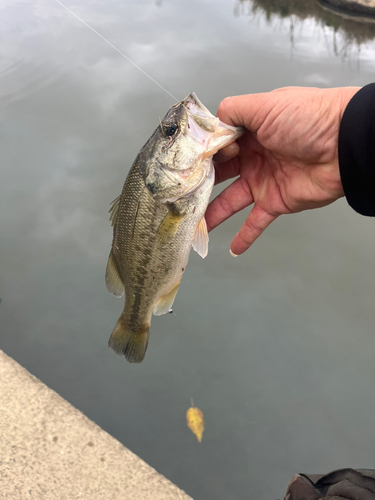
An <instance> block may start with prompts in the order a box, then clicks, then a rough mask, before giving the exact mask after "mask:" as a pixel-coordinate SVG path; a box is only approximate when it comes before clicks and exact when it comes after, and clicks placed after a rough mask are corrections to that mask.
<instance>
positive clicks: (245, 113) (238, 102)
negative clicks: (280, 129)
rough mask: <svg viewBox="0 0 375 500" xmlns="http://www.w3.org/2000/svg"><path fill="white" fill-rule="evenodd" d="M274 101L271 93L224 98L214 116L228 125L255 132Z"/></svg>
mask: <svg viewBox="0 0 375 500" xmlns="http://www.w3.org/2000/svg"><path fill="white" fill-rule="evenodd" d="M274 100H275V95H274V94H273V93H272V92H269V93H263V94H247V95H238V96H233V97H226V98H225V99H223V100H222V101H221V103H220V105H219V107H218V110H217V113H216V116H217V117H218V118H219V119H220V120H221V121H222V122H224V123H227V124H228V125H232V126H236V127H245V128H247V129H248V130H251V131H252V132H256V131H257V130H258V129H259V127H260V126H261V125H262V123H263V122H264V120H265V119H266V117H267V115H268V113H269V110H270V109H271V108H272V106H273V101H274Z"/></svg>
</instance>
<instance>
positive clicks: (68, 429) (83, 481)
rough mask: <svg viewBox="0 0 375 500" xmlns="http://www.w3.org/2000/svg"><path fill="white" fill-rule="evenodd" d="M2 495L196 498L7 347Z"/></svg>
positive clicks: (2, 369)
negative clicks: (26, 366) (31, 370)
mask: <svg viewBox="0 0 375 500" xmlns="http://www.w3.org/2000/svg"><path fill="white" fill-rule="evenodd" d="M0 390H1V399H0V498H1V499H7V500H8V499H12V500H18V499H20V500H21V499H22V500H23V499H51V500H60V499H61V500H62V499H64V500H70V499H77V500H78V499H80V500H82V499H85V500H86V499H87V500H97V499H103V500H104V499H105V500H112V499H113V500H114V499H116V500H117V499H121V500H135V499H136V500H189V499H190V500H192V499H191V497H190V496H188V495H187V494H186V493H185V492H183V491H182V490H180V489H179V488H178V487H177V486H175V485H174V484H172V483H171V482H170V481H169V480H168V479H166V478H165V477H164V476H162V475H161V474H159V473H158V472H156V471H155V470H154V469H153V468H152V467H150V466H149V465H148V464H146V463H145V462H144V461H143V460H141V459H140V458H139V457H137V456H136V455H135V454H134V453H132V452H131V451H130V450H128V449H127V448H125V447H124V446H123V445H122V444H121V443H120V442H119V441H117V440H116V439H115V438H113V437H112V436H110V435H109V434H108V433H107V432H105V431H103V429H101V428H100V427H99V426H97V425H96V424H95V423H94V422H92V421H91V420H90V419H88V418H87V417H86V416H85V415H83V414H82V413H81V412H80V411H79V410H77V409H76V408H74V407H73V406H72V405H71V404H69V403H68V402H67V401H65V400H64V399H63V398H62V397H61V396H59V395H58V394H57V393H56V392H54V391H53V390H52V389H50V388H48V387H47V386H46V385H44V384H43V383H42V382H41V381H40V380H38V379H37V378H36V377H34V376H33V375H31V374H30V373H29V372H28V371H27V370H25V369H24V368H23V367H21V366H20V365H19V364H18V363H17V362H16V361H14V360H13V359H12V358H10V357H9V356H7V355H6V354H4V353H3V352H2V351H0Z"/></svg>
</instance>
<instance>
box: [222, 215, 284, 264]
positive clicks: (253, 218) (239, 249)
mask: <svg viewBox="0 0 375 500" xmlns="http://www.w3.org/2000/svg"><path fill="white" fill-rule="evenodd" d="M277 217H278V215H272V214H270V213H268V212H266V211H265V210H263V208H261V207H260V206H259V205H254V207H253V209H252V210H251V212H250V213H249V215H248V216H247V218H246V220H245V222H244V223H243V225H242V227H241V229H240V230H239V231H238V233H237V234H236V236H235V237H234V238H233V241H232V243H231V246H230V252H231V254H232V255H233V256H234V257H237V255H241V254H242V253H244V252H245V251H246V250H247V249H248V248H250V246H251V245H252V244H253V243H254V241H255V240H256V239H257V238H259V236H260V235H261V234H262V233H263V231H264V230H265V229H266V228H267V227H268V226H269V225H270V224H271V222H273V221H274V220H275V219H277Z"/></svg>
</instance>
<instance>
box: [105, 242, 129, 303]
mask: <svg viewBox="0 0 375 500" xmlns="http://www.w3.org/2000/svg"><path fill="white" fill-rule="evenodd" d="M105 284H106V285H107V289H108V291H109V292H111V293H113V295H115V296H116V297H122V296H123V295H124V291H125V287H124V283H123V282H122V280H121V278H120V274H119V272H118V269H117V264H116V258H115V256H114V255H113V249H112V250H111V253H110V254H109V259H108V264H107V269H106V272H105Z"/></svg>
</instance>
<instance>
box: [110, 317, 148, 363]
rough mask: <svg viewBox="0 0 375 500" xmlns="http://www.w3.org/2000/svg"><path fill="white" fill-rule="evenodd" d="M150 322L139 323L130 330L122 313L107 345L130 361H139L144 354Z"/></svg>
mask: <svg viewBox="0 0 375 500" xmlns="http://www.w3.org/2000/svg"><path fill="white" fill-rule="evenodd" d="M149 333H150V324H149V323H148V324H143V325H140V326H139V327H138V328H137V329H136V330H130V328H129V326H128V323H127V321H126V320H125V315H124V313H122V314H121V316H120V318H119V320H118V321H117V325H116V326H115V329H114V330H113V332H112V335H111V337H110V339H109V342H108V346H109V347H111V349H113V350H114V351H115V353H116V354H120V355H122V354H123V355H124V356H125V358H126V359H127V360H128V361H129V362H130V363H140V362H141V361H143V358H144V357H145V354H146V349H147V344H148V337H149Z"/></svg>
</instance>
